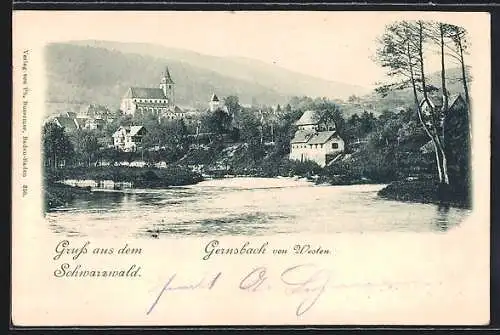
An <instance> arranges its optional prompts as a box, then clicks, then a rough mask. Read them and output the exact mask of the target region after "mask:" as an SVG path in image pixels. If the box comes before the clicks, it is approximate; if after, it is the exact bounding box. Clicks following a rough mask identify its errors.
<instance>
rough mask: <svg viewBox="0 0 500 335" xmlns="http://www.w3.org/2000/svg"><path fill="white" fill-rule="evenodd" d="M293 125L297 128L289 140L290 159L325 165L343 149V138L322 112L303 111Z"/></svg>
mask: <svg viewBox="0 0 500 335" xmlns="http://www.w3.org/2000/svg"><path fill="white" fill-rule="evenodd" d="M295 126H296V127H297V130H296V132H295V136H294V137H293V138H292V140H291V141H290V159H293V160H299V161H302V162H303V161H306V160H310V161H314V162H316V163H318V164H319V165H320V166H325V165H327V164H328V163H330V162H331V161H333V160H334V159H335V158H336V157H337V156H338V155H339V154H340V153H342V152H343V151H344V147H345V143H344V140H343V139H342V138H341V137H340V136H339V134H338V133H337V131H336V126H335V123H334V122H333V121H330V120H327V119H326V115H325V113H324V112H319V111H312V110H308V111H305V112H304V114H302V116H301V117H300V119H299V120H298V121H296V122H295Z"/></svg>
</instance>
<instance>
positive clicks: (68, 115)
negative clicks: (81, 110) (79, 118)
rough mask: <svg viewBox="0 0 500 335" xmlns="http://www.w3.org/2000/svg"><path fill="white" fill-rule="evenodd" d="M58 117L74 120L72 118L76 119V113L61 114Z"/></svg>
mask: <svg viewBox="0 0 500 335" xmlns="http://www.w3.org/2000/svg"><path fill="white" fill-rule="evenodd" d="M60 116H61V117H67V118H71V119H74V118H76V113H75V112H64V113H61V115H60Z"/></svg>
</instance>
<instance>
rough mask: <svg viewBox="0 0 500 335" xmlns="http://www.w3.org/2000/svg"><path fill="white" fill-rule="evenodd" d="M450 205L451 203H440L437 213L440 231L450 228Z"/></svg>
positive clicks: (437, 225) (436, 221)
mask: <svg viewBox="0 0 500 335" xmlns="http://www.w3.org/2000/svg"><path fill="white" fill-rule="evenodd" d="M449 215H450V206H449V205H438V206H437V215H436V220H435V223H436V227H437V229H438V230H439V231H442V232H445V231H447V230H448V229H449V228H450V226H449V225H450V220H449Z"/></svg>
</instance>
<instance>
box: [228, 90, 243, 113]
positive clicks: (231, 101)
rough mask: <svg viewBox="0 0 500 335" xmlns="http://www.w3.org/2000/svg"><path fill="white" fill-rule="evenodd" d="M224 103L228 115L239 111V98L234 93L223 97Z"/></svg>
mask: <svg viewBox="0 0 500 335" xmlns="http://www.w3.org/2000/svg"><path fill="white" fill-rule="evenodd" d="M224 105H225V106H226V107H227V110H228V112H229V115H233V114H236V113H238V112H239V111H240V109H241V105H240V100H239V98H238V97H237V96H236V95H230V96H227V97H225V98H224Z"/></svg>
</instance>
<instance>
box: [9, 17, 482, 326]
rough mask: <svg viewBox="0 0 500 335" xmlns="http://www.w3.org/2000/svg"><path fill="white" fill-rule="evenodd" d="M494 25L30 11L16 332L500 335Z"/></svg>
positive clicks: (15, 244)
mask: <svg viewBox="0 0 500 335" xmlns="http://www.w3.org/2000/svg"><path fill="white" fill-rule="evenodd" d="M490 53H491V52H490V17H489V14H488V13H480V12H460V13H458V12H456V13H455V12H428V11H426V12H408V11H404V12H396V11H391V12H375V11H371V12H368V11H367V12H362V11H361V12H360V11H356V12H354V11H353V12H349V11H234V12H224V11H206V12H205V11H193V12H189V11H178V12H176V11H135V12H134V11H14V13H13V74H12V75H13V99H14V100H13V101H14V103H13V123H12V130H13V132H12V136H13V138H12V140H13V141H12V143H13V152H12V155H13V164H12V173H13V181H12V200H13V206H12V218H13V220H12V311H11V312H12V322H13V324H14V325H15V326H56V327H57V326H179V325H180V326H197V325H199V326H203V325H230V326H231V325H232V326H241V325H361V326H363V325H485V324H488V323H489V314H490V311H489V294H490V293H489V286H490V282H489V274H490V270H489V265H490V264H489V259H490V258H489V255H490V251H489V247H490V245H489V244H490V243H489V239H490V235H489V228H490V215H489V212H490V207H489V206H490V195H489V190H490V170H489V169H490V115H491V112H490V110H491V105H490V99H491V88H490V71H491V66H490V65H491V64H490Z"/></svg>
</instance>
